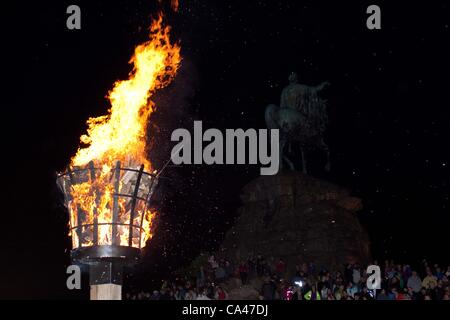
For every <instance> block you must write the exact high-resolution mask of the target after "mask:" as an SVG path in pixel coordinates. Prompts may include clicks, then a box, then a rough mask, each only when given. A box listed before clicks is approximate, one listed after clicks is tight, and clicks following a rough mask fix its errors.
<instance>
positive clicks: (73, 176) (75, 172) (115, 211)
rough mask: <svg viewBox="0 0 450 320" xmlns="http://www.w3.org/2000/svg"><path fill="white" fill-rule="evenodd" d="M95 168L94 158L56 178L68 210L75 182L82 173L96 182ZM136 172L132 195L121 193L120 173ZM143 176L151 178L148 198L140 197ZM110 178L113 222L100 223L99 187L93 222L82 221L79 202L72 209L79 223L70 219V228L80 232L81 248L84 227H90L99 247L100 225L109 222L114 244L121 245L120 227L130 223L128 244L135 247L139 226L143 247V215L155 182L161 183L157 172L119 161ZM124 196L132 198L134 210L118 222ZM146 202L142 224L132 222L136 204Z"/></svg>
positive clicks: (141, 218) (95, 244)
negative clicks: (136, 167)
mask: <svg viewBox="0 0 450 320" xmlns="http://www.w3.org/2000/svg"><path fill="white" fill-rule="evenodd" d="M96 170H100V169H99V168H95V167H94V163H93V161H91V162H89V164H88V165H87V166H86V167H85V168H74V169H71V168H67V170H66V172H64V173H62V174H60V175H58V178H57V181H58V185H59V187H60V189H61V190H62V191H63V193H64V198H65V205H66V207H67V208H68V210H70V208H69V205H68V204H69V202H70V201H71V200H72V199H73V198H72V193H71V191H72V186H73V185H76V184H78V183H80V182H81V181H80V179H78V178H80V175H82V174H84V175H86V173H88V174H87V176H88V177H89V181H90V182H91V183H94V181H95V180H96V174H95V173H96ZM122 171H124V172H127V171H128V172H135V173H137V179H136V184H135V186H134V190H133V192H132V194H126V193H120V192H119V191H120V190H119V186H120V178H121V172H122ZM143 175H147V176H148V177H150V179H149V180H150V185H149V186H148V187H146V188H148V192H147V194H146V196H145V198H143V197H140V196H139V187H140V185H141V181H142V177H143ZM66 177H69V180H68V181H67V179H66ZM111 179H114V193H113V194H112V197H113V201H112V202H113V206H112V221H111V222H102V223H99V222H98V215H97V206H98V204H99V203H98V202H99V199H100V196H101V194H100V193H99V191H98V190H95V191H94V192H95V202H96V206H94V212H93V215H94V217H93V223H81V224H80V222H81V221H82V215H83V210H82V209H81V208H80V206H79V205H78V206H77V208H76V212H72V213H71V214H76V216H77V225H76V226H73V225H72V221H71V219H69V220H70V230H71V231H72V232H73V231H75V233H76V234H77V238H78V248H81V247H82V237H83V234H82V232H83V228H89V227H92V228H93V230H92V238H93V241H92V242H93V244H92V245H93V246H98V245H99V239H98V226H102V225H109V226H111V229H112V232H111V237H112V241H111V244H112V245H116V246H118V245H120V236H119V234H118V229H117V227H118V226H128V229H129V230H128V246H129V247H132V242H133V230H135V229H137V230H138V231H139V242H138V243H139V248H141V242H142V234H143V232H144V230H143V227H142V224H143V220H144V216H145V213H146V212H147V209H148V205H149V203H150V198H151V195H152V194H153V192H154V190H155V188H156V185H157V183H158V177H157V176H156V175H154V174H151V173H148V172H145V171H144V165H141V166H140V167H139V169H133V168H126V167H121V163H120V161H117V162H116V166H115V168H114V171H113V175H112V176H111ZM66 182H69V185H67V184H66ZM121 197H128V198H131V209H130V216H129V223H128V224H126V223H121V222H120V221H119V210H120V208H119V198H121ZM138 200H140V201H143V202H144V208H143V211H142V213H141V216H140V221H139V225H136V224H133V220H134V218H135V211H136V203H137V201H138Z"/></svg>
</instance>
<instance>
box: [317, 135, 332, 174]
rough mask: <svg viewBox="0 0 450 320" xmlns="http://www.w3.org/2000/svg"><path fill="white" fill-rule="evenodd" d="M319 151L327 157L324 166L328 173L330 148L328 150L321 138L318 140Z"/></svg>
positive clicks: (329, 168)
mask: <svg viewBox="0 0 450 320" xmlns="http://www.w3.org/2000/svg"><path fill="white" fill-rule="evenodd" d="M319 147H320V149H322V150H323V151H324V152H325V154H326V155H327V163H326V164H325V171H326V172H329V171H330V170H331V161H330V148H328V145H327V144H326V143H325V141H323V138H322V139H320V145H319Z"/></svg>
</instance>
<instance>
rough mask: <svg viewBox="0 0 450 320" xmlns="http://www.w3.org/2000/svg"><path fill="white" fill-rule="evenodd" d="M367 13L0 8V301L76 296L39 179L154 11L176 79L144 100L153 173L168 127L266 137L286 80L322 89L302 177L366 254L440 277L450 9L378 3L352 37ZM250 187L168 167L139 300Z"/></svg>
mask: <svg viewBox="0 0 450 320" xmlns="http://www.w3.org/2000/svg"><path fill="white" fill-rule="evenodd" d="M166 2H169V1H166ZM372 2H373V1H361V2H359V3H349V2H345V1H327V2H323V1H314V2H306V1H287V0H284V1H261V0H259V1H206V0H201V1H200V0H180V10H179V12H178V13H175V12H173V11H171V10H170V6H169V4H168V3H166V4H165V5H160V4H159V3H158V2H157V1H152V0H146V1H144V0H140V1H81V0H77V1H58V2H55V3H51V2H49V1H32V2H31V1H30V2H29V3H28V2H23V1H16V3H15V4H14V5H12V6H11V7H10V8H9V7H8V6H7V7H6V8H4V9H2V21H3V22H4V23H5V27H3V28H2V31H3V33H5V34H4V36H2V40H3V46H2V52H3V53H4V54H6V57H4V58H3V62H4V67H3V73H2V76H3V83H4V84H3V85H2V87H3V90H4V91H5V92H4V93H3V94H2V96H4V97H6V99H2V123H3V125H2V131H3V132H2V159H3V161H4V162H5V163H4V164H3V165H2V171H1V181H2V182H1V183H2V185H3V189H4V191H3V192H2V203H3V204H5V203H6V206H5V205H3V210H1V211H2V213H1V215H2V224H1V227H2V232H1V238H2V240H1V243H2V245H3V246H2V250H1V267H0V275H1V276H0V279H1V281H0V296H1V297H4V298H7V297H8V298H11V297H15V298H77V297H78V296H80V293H76V292H69V291H68V290H67V289H66V288H65V279H66V274H65V268H66V266H67V265H68V264H70V259H69V250H70V242H69V238H68V237H67V216H66V212H65V211H64V210H63V208H62V206H61V204H60V203H59V200H60V197H59V195H58V193H57V190H56V186H55V174H56V172H57V171H61V170H63V169H64V167H65V166H66V165H67V163H68V162H69V159H70V157H71V156H72V155H73V154H74V153H75V151H76V149H77V147H78V141H79V136H80V135H81V134H83V133H84V130H85V121H86V120H87V119H88V118H89V117H91V116H99V115H102V114H105V112H106V110H107V109H108V107H109V105H108V103H107V100H106V99H105V96H106V94H107V92H108V90H110V89H111V88H112V84H113V83H114V82H115V81H116V80H121V79H126V78H127V75H128V73H129V72H130V65H129V64H128V63H127V62H128V60H129V58H130V57H131V55H132V52H133V49H134V47H135V46H136V45H138V44H139V43H141V42H143V41H145V40H146V39H147V36H148V31H147V30H148V27H149V25H150V22H151V19H152V17H154V16H155V14H156V13H157V12H158V10H159V9H161V8H163V9H164V11H165V12H166V16H167V17H166V18H167V22H168V23H169V24H170V25H171V26H172V27H173V39H175V40H179V41H180V43H181V46H182V56H183V64H182V68H181V70H180V71H179V74H178V76H177V78H176V79H175V81H174V82H173V83H172V84H171V85H170V86H169V87H167V88H165V89H163V90H161V91H160V92H158V93H157V95H156V97H155V101H156V103H157V105H158V111H157V112H156V113H155V114H154V117H153V118H152V124H153V123H154V124H155V125H152V126H151V127H150V134H151V136H152V145H153V148H152V151H151V155H150V157H151V159H152V160H153V162H154V163H155V164H156V167H161V166H162V165H163V163H164V162H165V161H166V160H167V159H168V157H169V154H170V150H171V148H172V146H173V144H172V143H171V142H170V133H171V132H172V130H173V129H175V128H178V127H186V128H192V125H193V120H196V119H199V120H203V124H204V127H215V128H219V129H225V128H264V127H265V123H264V108H265V106H266V105H267V104H269V103H278V102H279V96H280V93H281V90H282V88H283V87H284V86H285V85H286V84H287V76H288V74H289V73H290V72H291V71H296V72H297V73H298V74H299V80H300V82H301V83H304V84H308V85H317V84H319V83H321V82H322V81H329V82H330V83H331V86H330V87H329V88H328V89H326V91H325V92H324V97H326V98H327V99H328V105H329V118H330V125H329V129H328V134H327V142H328V144H329V145H330V148H331V153H332V154H331V156H332V170H331V172H330V173H327V174H325V173H323V172H322V171H321V170H320V167H321V165H320V161H321V160H320V156H319V155H317V159H318V160H317V163H318V165H317V167H316V168H314V167H313V168H312V171H313V172H312V174H313V175H315V176H318V177H321V178H324V179H327V180H329V181H332V182H335V183H337V184H339V185H342V186H345V187H348V188H349V189H350V190H352V191H353V194H354V195H356V196H358V197H361V198H362V199H363V201H364V210H363V211H362V212H361V213H360V218H361V221H362V222H363V224H364V225H365V227H366V228H367V229H368V231H369V234H370V237H371V242H372V254H373V256H374V257H376V258H378V259H380V260H383V259H384V258H392V259H395V260H398V261H405V262H410V263H414V262H415V261H420V260H421V259H423V258H427V259H429V260H430V261H436V262H442V263H448V262H449V254H448V243H449V241H448V235H449V233H448V231H449V227H448V226H449V225H450V224H449V214H450V210H449V207H450V203H449V188H450V187H449V177H450V168H449V167H450V161H449V148H448V146H449V143H448V140H447V139H448V138H449V132H450V130H449V124H450V111H449V106H450V105H449V96H448V92H449V87H450V80H449V71H450V70H449V66H450V62H449V57H450V49H449V48H450V47H448V39H449V35H450V29H449V25H450V19H449V17H450V4H449V3H448V2H447V1H433V2H429V1H427V2H424V1H422V2H419V3H417V4H412V3H411V2H409V1H408V2H406V1H405V2H398V1H395V4H394V3H393V2H392V1H391V3H389V4H388V3H386V4H383V3H379V5H380V7H381V10H382V29H381V30H368V29H367V28H366V18H367V14H366V8H367V6H368V5H370V4H372ZM163 3H164V2H163ZM70 4H78V5H79V6H80V7H81V12H82V28H81V30H67V28H66V18H67V16H68V15H67V14H66V8H67V6H68V5H70ZM5 67H6V68H5ZM5 84H6V87H5ZM3 90H2V91H3ZM258 172H259V166H243V165H240V166H238V165H236V166H183V167H181V168H175V167H169V168H168V169H167V170H166V172H165V176H166V177H167V178H168V179H166V180H165V181H164V182H163V183H162V184H161V187H160V188H159V190H158V194H157V199H158V200H159V202H158V204H159V211H160V214H159V224H158V229H157V233H156V235H155V237H154V239H153V240H152V242H151V243H150V244H149V246H148V248H147V251H146V255H145V258H144V259H143V262H142V265H141V266H140V267H139V268H138V269H137V270H136V272H137V275H135V280H132V279H133V277H132V279H130V283H131V282H132V281H139V282H141V284H142V283H143V284H144V285H151V281H152V280H155V279H160V278H161V277H163V276H165V275H166V274H167V273H169V272H170V271H173V270H175V269H177V268H179V267H180V266H182V265H184V264H186V263H188V262H189V261H190V260H192V259H193V258H195V257H196V255H197V254H198V253H200V252H201V251H205V252H207V251H210V250H214V249H216V248H217V247H218V245H219V243H220V241H221V240H222V238H223V235H224V232H226V231H227V230H228V228H229V227H230V225H231V224H232V223H233V221H234V218H235V217H236V209H237V208H238V207H239V191H240V189H241V188H242V187H243V186H244V185H245V184H246V183H248V182H249V181H250V180H251V179H253V178H255V177H257V176H258ZM82 294H85V292H84V293H82Z"/></svg>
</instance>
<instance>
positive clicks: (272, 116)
mask: <svg viewBox="0 0 450 320" xmlns="http://www.w3.org/2000/svg"><path fill="white" fill-rule="evenodd" d="M278 109H279V107H278V106H276V105H274V104H269V105H268V106H267V107H266V111H265V113H264V117H265V120H266V125H267V128H268V129H279V127H278V123H277V121H276V113H277V111H278Z"/></svg>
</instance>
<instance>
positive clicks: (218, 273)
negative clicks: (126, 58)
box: [125, 255, 450, 300]
mask: <svg viewBox="0 0 450 320" xmlns="http://www.w3.org/2000/svg"><path fill="white" fill-rule="evenodd" d="M372 264H373V265H378V266H379V267H380V269H381V273H382V277H381V280H382V281H381V289H378V290H370V289H369V288H368V287H367V277H368V276H367V273H366V266H362V265H360V264H357V263H356V264H347V265H346V266H344V267H343V268H342V271H333V272H330V271H328V270H326V269H320V270H319V269H318V268H317V267H316V266H315V265H314V264H313V263H302V264H299V265H296V266H295V271H294V272H290V273H291V274H290V275H289V274H288V272H287V265H286V263H285V261H283V259H281V258H280V259H274V258H270V259H267V258H265V257H263V256H256V257H252V258H249V259H248V260H247V261H241V262H240V263H238V264H236V265H234V264H233V263H232V262H230V261H229V260H226V259H216V258H215V257H214V255H211V256H210V257H209V259H208V261H207V262H206V263H205V264H204V265H202V266H200V267H199V269H198V270H197V274H196V275H194V276H184V277H176V278H174V279H173V280H171V281H168V280H165V281H163V282H162V285H161V287H160V288H158V290H154V291H153V292H152V293H148V292H144V291H142V292H138V293H127V294H126V297H125V298H126V299H129V300H226V299H229V298H230V296H229V293H228V292H227V290H226V288H227V287H230V285H229V284H230V283H231V282H233V283H238V284H239V286H241V285H243V286H245V285H251V286H253V287H255V285H256V286H257V287H256V288H255V289H257V292H258V299H261V300H449V297H450V284H449V278H450V266H448V267H447V268H446V269H443V268H442V267H441V266H439V265H438V264H430V263H428V262H427V261H425V260H424V261H422V262H421V263H419V264H418V265H417V266H414V267H412V266H411V265H409V264H395V263H394V262H393V261H385V262H384V263H383V264H381V265H379V264H378V262H377V261H374V262H373V263H372ZM231 298H233V297H231Z"/></svg>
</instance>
